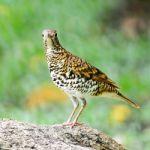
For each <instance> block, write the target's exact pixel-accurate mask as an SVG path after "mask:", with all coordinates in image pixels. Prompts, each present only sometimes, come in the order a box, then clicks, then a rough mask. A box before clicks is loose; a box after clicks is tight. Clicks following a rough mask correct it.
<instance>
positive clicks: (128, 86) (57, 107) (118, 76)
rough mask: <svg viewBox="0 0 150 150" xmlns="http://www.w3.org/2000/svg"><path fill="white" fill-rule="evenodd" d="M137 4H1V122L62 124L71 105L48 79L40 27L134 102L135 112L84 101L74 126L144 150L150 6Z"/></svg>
mask: <svg viewBox="0 0 150 150" xmlns="http://www.w3.org/2000/svg"><path fill="white" fill-rule="evenodd" d="M139 1H140V0H139ZM139 1H138V0H132V1H125V0H114V1H111V0H105V1H103V0H93V1H92V0H84V1H82V0H76V1H69V0H45V1H42V0H36V1H30V0H1V2H0V117H1V118H12V119H17V120H20V121H25V122H32V123H37V124H55V123H62V122H64V121H66V120H67V117H68V116H69V114H70V112H71V110H72V108H73V106H72V103H71V101H69V100H68V98H67V96H66V95H64V94H63V93H62V92H61V91H60V90H59V89H57V88H56V87H55V86H54V85H53V83H52V82H51V80H50V77H49V71H48V69H47V63H46V59H45V56H44V51H43V43H42V37H41V32H42V30H43V29H47V28H51V29H56V30H57V32H58V36H59V39H60V42H61V43H62V45H63V47H65V48H66V49H68V50H69V51H70V52H72V53H74V54H75V55H78V56H80V57H82V58H84V59H86V60H87V61H88V62H90V63H91V64H93V65H95V66H97V67H98V68H100V69H101V70H102V71H103V72H105V73H106V74H108V76H109V77H110V78H112V79H113V80H114V81H116V82H117V84H118V85H119V86H120V88H121V91H122V92H123V93H124V94H125V95H128V96H129V97H131V98H132V99H133V100H134V101H135V102H137V103H139V104H140V105H141V109H139V110H136V109H134V108H131V107H130V106H128V105H127V104H125V103H123V102H121V101H117V100H111V99H104V98H101V97H87V102H88V105H87V108H86V109H85V111H84V112H83V114H82V116H81V118H80V122H84V123H86V124H88V125H90V126H91V127H93V128H97V129H100V130H102V131H104V132H106V133H107V134H109V135H110V136H111V137H113V138H115V139H117V141H119V142H120V143H122V144H123V145H125V147H127V148H128V149H130V150H134V149H136V150H141V149H143V150H149V148H150V136H149V135H150V100H149V98H150V92H149V91H150V28H149V27H150V20H148V19H149V16H148V12H149V10H150V9H149V8H148V6H150V5H148V4H149V1H148V0H143V1H142V4H141V3H140V2H139ZM149 14H150V12H149ZM147 18H148V19H147Z"/></svg>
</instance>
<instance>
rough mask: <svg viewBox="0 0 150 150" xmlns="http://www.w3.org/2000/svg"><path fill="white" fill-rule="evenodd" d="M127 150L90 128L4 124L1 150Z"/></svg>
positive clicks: (0, 127) (12, 122)
mask: <svg viewBox="0 0 150 150" xmlns="http://www.w3.org/2000/svg"><path fill="white" fill-rule="evenodd" d="M94 149H96V150H125V148H124V147H123V146H122V145H120V144H118V143H117V142H116V141H115V140H113V139H112V138H110V137H109V136H107V135H106V134H104V133H103V132H101V131H98V130H96V129H92V128H90V127H88V126H86V125H81V126H75V127H74V128H73V129H72V128H71V127H69V126H63V125H53V126H46V125H34V124H29V123H23V122H18V121H15V120H7V119H5V120H1V121H0V150H94Z"/></svg>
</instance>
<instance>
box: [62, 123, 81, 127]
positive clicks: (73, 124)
mask: <svg viewBox="0 0 150 150" xmlns="http://www.w3.org/2000/svg"><path fill="white" fill-rule="evenodd" d="M81 125H82V123H78V122H64V123H63V126H71V128H73V127H75V126H81Z"/></svg>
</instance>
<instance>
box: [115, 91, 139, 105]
mask: <svg viewBox="0 0 150 150" xmlns="http://www.w3.org/2000/svg"><path fill="white" fill-rule="evenodd" d="M117 95H118V96H119V97H120V98H121V99H122V100H125V101H126V102H128V103H129V104H130V105H131V106H132V107H135V108H140V106H139V105H138V104H136V103H134V102H133V101H132V100H130V99H129V98H127V97H126V96H124V95H122V94H121V93H120V92H118V93H117Z"/></svg>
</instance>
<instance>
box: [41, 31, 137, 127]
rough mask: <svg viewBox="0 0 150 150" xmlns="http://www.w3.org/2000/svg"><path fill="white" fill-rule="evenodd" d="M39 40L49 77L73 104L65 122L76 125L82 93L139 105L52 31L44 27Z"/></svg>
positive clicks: (84, 95)
mask: <svg viewBox="0 0 150 150" xmlns="http://www.w3.org/2000/svg"><path fill="white" fill-rule="evenodd" d="M42 39H43V44H44V51H45V56H46V60H47V64H48V69H49V72H50V76H51V79H52V81H53V82H54V84H56V86H58V87H59V88H61V89H62V90H63V91H64V92H65V93H66V94H67V95H68V96H69V98H70V100H71V101H72V103H73V107H74V108H73V111H72V113H71V114H70V116H69V118H68V120H67V122H65V123H64V124H65V125H71V126H72V127H74V126H76V125H78V124H80V123H78V119H79V116H80V115H81V113H82V112H83V110H84V109H85V107H86V105H87V102H86V99H85V97H86V95H91V96H102V97H109V98H113V99H120V100H123V101H125V102H127V103H128V104H130V105H131V106H133V107H135V108H140V106H139V105H138V104H136V103H135V102H133V101H132V100H130V99H129V98H127V97H126V96H124V95H123V94H122V93H121V92H120V90H119V87H118V86H117V85H116V83H115V82H114V81H113V80H111V79H110V78H109V77H108V76H107V75H106V74H105V73H104V72H102V71H101V70H100V69H98V68H96V67H95V66H92V65H91V64H90V63H88V62H87V61H85V60H83V59H81V58H80V57H78V56H75V55H74V54H72V53H71V52H69V51H68V50H66V49H65V48H63V47H62V45H61V44H60V42H59V39H58V36H57V31H56V30H53V29H44V30H43V32H42ZM79 104H81V105H80V108H79ZM75 114H76V115H75ZM73 118H74V119H73Z"/></svg>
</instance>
